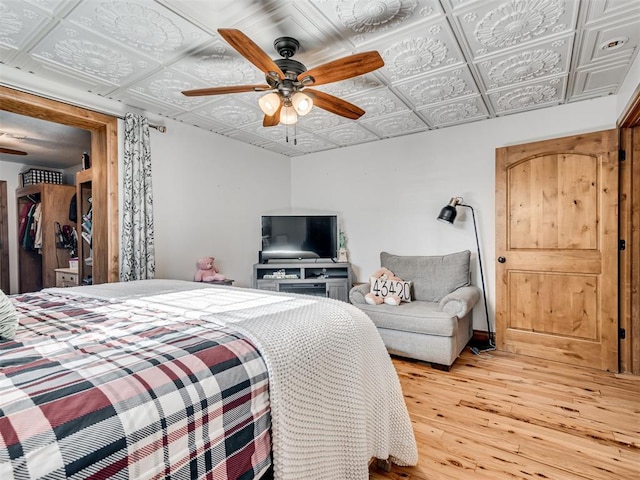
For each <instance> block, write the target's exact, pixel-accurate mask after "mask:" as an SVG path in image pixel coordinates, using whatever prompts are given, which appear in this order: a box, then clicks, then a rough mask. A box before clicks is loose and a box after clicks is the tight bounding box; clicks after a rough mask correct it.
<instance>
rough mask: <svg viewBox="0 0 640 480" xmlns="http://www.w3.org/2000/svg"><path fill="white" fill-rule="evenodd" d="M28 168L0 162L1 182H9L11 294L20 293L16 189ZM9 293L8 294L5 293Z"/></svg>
mask: <svg viewBox="0 0 640 480" xmlns="http://www.w3.org/2000/svg"><path fill="white" fill-rule="evenodd" d="M25 168H26V166H25V165H23V164H22V163H13V162H0V180H6V182H7V217H8V218H7V222H8V224H9V225H8V226H9V228H8V230H9V231H8V234H9V245H7V249H8V251H9V287H10V290H9V291H10V293H17V292H18V253H17V252H18V233H17V225H18V206H17V204H16V188H18V187H20V186H21V184H20V176H19V173H20V172H21V171H23V170H24V169H25ZM5 293H7V292H5Z"/></svg>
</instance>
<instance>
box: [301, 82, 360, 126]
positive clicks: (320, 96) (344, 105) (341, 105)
mask: <svg viewBox="0 0 640 480" xmlns="http://www.w3.org/2000/svg"><path fill="white" fill-rule="evenodd" d="M304 93H311V94H312V97H313V104H314V105H315V106H316V107H318V108H322V109H323V110H326V111H327V112H331V113H335V114H336V115H340V116H341V117H345V118H349V119H351V120H357V119H359V118H360V117H361V116H362V115H364V114H365V111H364V110H363V109H361V108H360V107H358V106H357V105H354V104H353V103H349V102H347V101H346V100H343V99H341V98H338V97H334V96H333V95H330V94H328V93H325V92H323V91H321V90H313V89H311V88H305V89H304Z"/></svg>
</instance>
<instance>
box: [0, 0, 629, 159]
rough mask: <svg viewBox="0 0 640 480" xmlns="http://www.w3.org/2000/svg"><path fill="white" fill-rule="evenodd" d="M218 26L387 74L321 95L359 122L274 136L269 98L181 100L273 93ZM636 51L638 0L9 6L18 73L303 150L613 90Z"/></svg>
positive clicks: (1, 45)
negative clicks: (242, 88)
mask: <svg viewBox="0 0 640 480" xmlns="http://www.w3.org/2000/svg"><path fill="white" fill-rule="evenodd" d="M218 28H238V29H240V30H242V31H243V32H244V33H245V34H247V35H248V36H249V37H251V39H252V40H254V41H255V42H256V43H257V44H258V45H259V46H260V47H261V48H262V49H263V50H264V51H265V52H267V53H268V54H270V55H272V58H274V59H275V58H278V54H277V52H276V51H275V50H274V48H273V41H274V40H275V39H276V38H277V37H280V36H285V35H286V36H292V37H295V38H297V39H298V40H299V41H300V43H301V48H300V50H299V52H298V53H297V54H296V56H295V59H296V60H298V61H301V62H302V63H304V64H305V65H306V66H307V68H312V67H314V66H317V65H320V64H322V63H325V62H327V61H329V60H333V59H337V58H340V57H343V56H346V55H350V54H352V53H356V52H362V51H367V50H377V51H379V52H380V54H381V55H382V57H383V59H384V61H385V66H384V67H383V68H381V69H379V70H377V71H375V72H374V73H371V74H369V75H365V76H362V77H357V78H355V79H351V80H345V81H342V82H338V83H334V84H329V85H326V86H321V87H318V88H319V89H322V90H325V91H327V92H328V93H331V94H333V95H336V96H339V97H342V98H344V99H346V100H348V101H349V102H351V103H354V104H356V105H358V106H360V107H361V108H363V109H364V110H366V114H365V115H364V116H363V117H362V118H361V119H360V120H358V121H353V120H346V119H343V118H342V117H339V116H336V115H333V114H330V113H328V112H325V111H323V110H321V109H318V108H314V110H313V111H312V112H311V113H310V114H309V115H307V116H306V117H303V118H301V119H300V121H299V122H298V125H297V128H296V129H294V128H293V127H289V128H288V132H287V131H286V127H285V126H284V125H279V126H277V127H271V128H264V127H262V117H263V114H262V112H261V111H260V109H259V107H258V102H257V100H258V98H259V97H260V95H263V93H243V94H230V95H223V96H212V97H185V96H183V95H182V94H181V93H180V92H181V91H182V90H187V89H195V88H204V87H211V86H225V85H241V84H255V83H264V76H263V74H262V73H261V72H260V71H259V70H258V69H257V68H255V67H254V66H253V65H252V64H250V63H249V62H248V61H246V60H245V59H244V58H243V57H241V56H240V55H239V54H238V53H237V52H236V51H235V50H234V49H233V48H231V47H230V46H229V45H228V44H227V43H226V42H224V40H222V38H220V37H219V35H218V34H217V33H216V29H218ZM639 41H640V1H636V0H591V1H584V0H583V1H579V0H495V1H486V0H342V1H334V0H295V1H294V0H279V1H275V0H274V1H268V0H262V1H261V0H215V1H204V0H157V1H151V0H134V1H117V0H3V1H1V2H0V59H1V61H2V62H3V63H5V64H6V65H7V66H9V67H15V68H19V69H22V70H26V71H29V72H32V73H33V74H34V75H37V76H39V77H42V79H43V81H46V80H53V81H56V82H62V83H64V84H66V85H69V86H72V87H75V88H78V89H82V90H85V91H90V92H93V93H94V94H96V95H100V96H104V97H107V98H111V99H115V100H119V101H121V102H123V103H125V104H127V105H131V106H133V107H137V108H139V109H142V110H145V111H148V112H150V113H153V114H159V115H162V116H166V117H170V118H173V119H176V120H180V121H182V122H185V123H188V124H193V125H197V126H199V127H201V128H204V129H207V130H211V131H213V132H217V133H219V134H222V135H226V136H228V137H231V138H234V139H236V140H239V141H242V142H246V143H251V144H254V145H257V146H260V147H263V148H265V149H268V150H272V151H275V152H279V153H282V154H285V155H290V156H296V155H301V154H304V153H309V152H315V151H321V150H328V149H333V148H338V147H345V146H349V145H353V144H358V143H363V142H371V141H376V140H380V139H384V138H389V137H395V136H399V135H406V134H411V133H415V132H421V131H424V130H429V129H436V128H444V127H448V126H450V125H457V124H461V123H466V122H473V121H478V120H483V119H487V118H492V117H496V116H501V115H509V114H513V113H518V112H523V111H527V110H533V109H538V108H545V107H552V106H555V105H559V104H562V103H567V102H575V101H580V100H586V99H590V98H595V97H600V96H605V95H610V94H615V93H616V92H617V91H618V88H619V86H620V85H621V84H622V82H623V80H624V77H625V75H626V74H627V72H628V70H629V67H630V65H631V63H632V62H633V60H634V59H635V56H636V54H637V51H638V44H639ZM287 137H288V142H287ZM294 138H295V140H296V142H295V144H294Z"/></svg>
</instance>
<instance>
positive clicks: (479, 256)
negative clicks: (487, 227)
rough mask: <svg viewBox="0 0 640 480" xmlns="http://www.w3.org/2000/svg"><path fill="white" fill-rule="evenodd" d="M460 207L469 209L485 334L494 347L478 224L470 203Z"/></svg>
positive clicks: (461, 204)
mask: <svg viewBox="0 0 640 480" xmlns="http://www.w3.org/2000/svg"><path fill="white" fill-rule="evenodd" d="M458 206H460V207H467V208H468V209H470V210H471V218H472V219H473V230H474V231H475V234H476V247H477V249H478V264H479V266H480V281H481V282H482V298H483V300H484V314H485V315H486V317H487V334H488V335H489V346H490V347H492V348H493V347H495V345H494V343H493V334H492V332H491V321H490V320H489V307H488V306H487V291H486V288H485V285H484V268H483V267H482V255H481V253H480V240H479V239H478V225H477V224H476V213H475V210H474V209H473V207H472V206H471V205H467V204H465V203H459V204H458Z"/></svg>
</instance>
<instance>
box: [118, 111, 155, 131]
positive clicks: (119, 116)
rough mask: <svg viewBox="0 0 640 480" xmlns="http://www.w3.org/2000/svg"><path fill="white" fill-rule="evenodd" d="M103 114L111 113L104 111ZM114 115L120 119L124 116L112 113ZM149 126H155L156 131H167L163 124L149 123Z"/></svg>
mask: <svg viewBox="0 0 640 480" xmlns="http://www.w3.org/2000/svg"><path fill="white" fill-rule="evenodd" d="M105 115H111V114H110V113H106V114H105ZM112 116H114V117H117V118H119V119H120V120H124V117H123V116H121V115H112ZM149 128H155V129H156V130H157V131H159V132H160V133H165V132H166V131H167V127H165V126H164V125H153V124H151V123H150V124H149Z"/></svg>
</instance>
